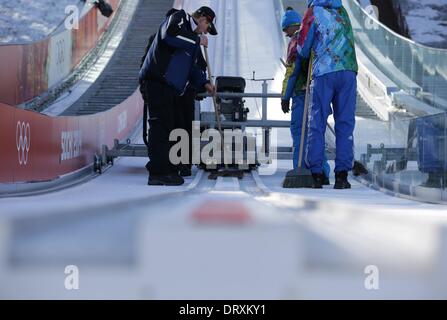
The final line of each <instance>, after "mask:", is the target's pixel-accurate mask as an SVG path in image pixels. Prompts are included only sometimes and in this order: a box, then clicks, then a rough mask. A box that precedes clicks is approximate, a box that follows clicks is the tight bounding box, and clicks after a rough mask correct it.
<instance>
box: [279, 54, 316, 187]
mask: <svg viewBox="0 0 447 320" xmlns="http://www.w3.org/2000/svg"><path fill="white" fill-rule="evenodd" d="M311 76H312V58H311V59H310V62H309V71H308V72H307V82H306V96H305V99H304V113H303V123H302V127H301V142H300V150H299V154H298V168H297V169H296V170H291V171H289V172H287V174H286V177H285V178H284V181H283V184H282V187H283V188H312V187H313V185H314V179H313V177H312V172H310V170H309V169H306V168H303V167H302V162H303V149H304V134H305V132H306V124H307V116H308V115H307V114H308V110H309V99H310V89H309V88H310V79H311Z"/></svg>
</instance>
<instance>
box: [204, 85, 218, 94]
mask: <svg viewBox="0 0 447 320" xmlns="http://www.w3.org/2000/svg"><path fill="white" fill-rule="evenodd" d="M205 89H206V92H208V94H210V95H211V96H214V95H215V94H216V87H215V86H213V85H212V84H211V83H207V84H205Z"/></svg>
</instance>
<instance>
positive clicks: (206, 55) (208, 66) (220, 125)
mask: <svg viewBox="0 0 447 320" xmlns="http://www.w3.org/2000/svg"><path fill="white" fill-rule="evenodd" d="M203 49H204V51H205V61H206V67H207V69H208V77H209V78H210V83H211V85H213V86H214V82H213V76H212V72H211V66H210V59H209V57H208V48H207V47H205V46H203ZM212 98H213V105H214V114H215V115H216V122H217V130H218V131H219V133H220V139H221V142H220V143H221V146H222V152H225V149H224V141H223V140H224V135H223V132H222V124H221V122H220V110H219V108H218V106H217V101H216V95H213V97H212ZM227 167H228V165H227V164H225V169H227Z"/></svg>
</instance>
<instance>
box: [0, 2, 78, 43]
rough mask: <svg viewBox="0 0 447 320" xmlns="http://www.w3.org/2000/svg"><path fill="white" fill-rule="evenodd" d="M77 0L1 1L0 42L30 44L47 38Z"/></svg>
mask: <svg viewBox="0 0 447 320" xmlns="http://www.w3.org/2000/svg"><path fill="white" fill-rule="evenodd" d="M80 3H81V1H80V0H39V1H29V0H14V1H11V0H0V43H26V42H33V41H37V40H40V39H43V38H45V37H46V36H48V35H49V34H50V33H51V32H52V31H54V30H55V29H56V28H57V27H58V26H59V25H60V24H61V23H63V21H64V18H65V17H66V16H67V14H66V13H65V8H66V7H67V6H68V5H78V4H80Z"/></svg>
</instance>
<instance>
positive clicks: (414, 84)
mask: <svg viewBox="0 0 447 320" xmlns="http://www.w3.org/2000/svg"><path fill="white" fill-rule="evenodd" d="M343 4H344V6H345V8H346V9H347V11H348V13H349V15H350V17H351V19H352V24H353V28H354V32H355V37H356V43H357V45H358V46H359V47H360V49H361V50H362V51H364V53H365V54H366V55H367V57H368V58H369V59H370V60H371V61H373V62H374V64H375V65H376V66H377V67H378V68H379V69H380V71H382V72H383V73H384V74H385V75H386V76H388V77H389V78H390V79H391V80H392V81H393V82H395V83H396V84H397V85H398V86H399V87H400V88H401V89H403V90H405V91H407V92H409V93H410V94H412V95H414V96H416V97H418V98H419V99H420V100H423V101H424V102H426V103H428V104H430V105H431V106H433V107H435V108H438V109H442V110H447V50H446V49H437V48H431V47H427V46H424V45H421V44H418V43H416V42H414V41H412V40H410V39H407V38H404V37H402V36H401V35H399V34H397V33H395V32H394V31H392V30H391V29H389V28H387V27H386V26H384V25H383V24H381V23H380V22H379V21H378V20H377V18H376V17H375V16H373V15H371V14H369V13H368V12H367V11H366V10H365V9H363V8H362V7H361V6H360V5H359V4H358V3H357V1H356V0H343Z"/></svg>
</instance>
